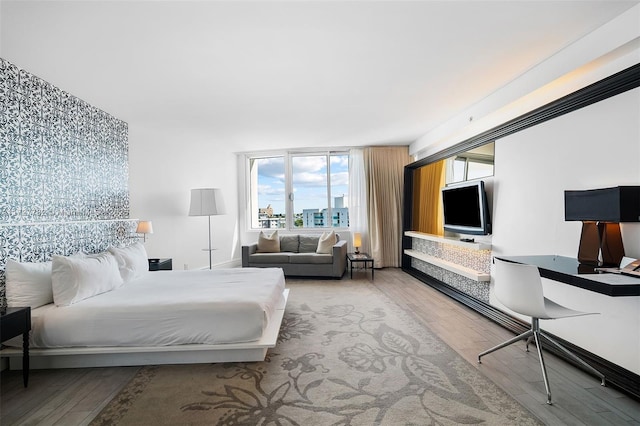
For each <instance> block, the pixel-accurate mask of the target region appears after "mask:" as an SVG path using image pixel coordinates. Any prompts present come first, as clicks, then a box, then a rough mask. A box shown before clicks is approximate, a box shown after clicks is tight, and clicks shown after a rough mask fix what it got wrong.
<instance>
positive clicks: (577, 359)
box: [540, 331, 606, 386]
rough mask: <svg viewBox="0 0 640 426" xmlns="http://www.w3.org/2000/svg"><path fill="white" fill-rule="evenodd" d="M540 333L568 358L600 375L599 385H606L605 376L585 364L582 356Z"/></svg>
mask: <svg viewBox="0 0 640 426" xmlns="http://www.w3.org/2000/svg"><path fill="white" fill-rule="evenodd" d="M540 335H541V336H542V337H544V338H545V339H547V341H548V342H549V343H551V344H552V345H553V346H555V347H556V348H558V349H559V350H560V351H562V352H563V353H564V354H565V355H567V356H568V357H569V358H571V359H573V360H574V361H576V362H577V363H578V364H580V365H582V366H583V367H584V368H586V369H587V370H589V371H591V372H592V373H593V374H595V375H596V376H598V377H600V380H601V381H602V382H601V383H600V385H601V386H606V384H605V378H604V374H602V373H601V372H599V371H598V370H596V369H595V368H593V367H592V366H590V365H589V364H587V363H586V362H584V361H583V360H582V358H580V357H578V356H577V355H576V354H574V353H573V352H571V351H569V350H568V349H567V348H565V347H564V346H562V345H561V344H560V343H558V342H556V341H555V340H553V339H552V338H551V337H549V336H547V334H546V333H544V332H542V331H541V332H540Z"/></svg>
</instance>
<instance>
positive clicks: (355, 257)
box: [347, 253, 373, 281]
mask: <svg viewBox="0 0 640 426" xmlns="http://www.w3.org/2000/svg"><path fill="white" fill-rule="evenodd" d="M347 260H348V261H349V268H350V269H351V279H353V264H354V263H358V262H360V263H362V264H363V265H364V269H367V265H368V264H370V265H371V281H373V257H371V256H369V255H368V254H367V253H347Z"/></svg>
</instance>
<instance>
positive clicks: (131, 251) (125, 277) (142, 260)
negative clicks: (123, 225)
mask: <svg viewBox="0 0 640 426" xmlns="http://www.w3.org/2000/svg"><path fill="white" fill-rule="evenodd" d="M109 252H110V253H111V254H113V256H114V257H115V258H116V261H117V262H118V269H119V270H120V275H121V276H122V281H123V282H125V283H126V282H129V281H132V280H135V279H136V278H140V277H141V276H143V275H144V274H145V273H146V272H149V259H148V258H147V250H145V248H144V245H142V243H134V244H131V245H130V246H128V247H123V248H116V247H109Z"/></svg>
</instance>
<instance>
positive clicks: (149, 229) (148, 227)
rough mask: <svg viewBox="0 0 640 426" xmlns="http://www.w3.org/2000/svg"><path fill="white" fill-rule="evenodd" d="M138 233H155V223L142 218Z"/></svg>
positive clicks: (137, 229)
mask: <svg viewBox="0 0 640 426" xmlns="http://www.w3.org/2000/svg"><path fill="white" fill-rule="evenodd" d="M136 233H137V234H153V224H152V223H151V221H150V220H141V221H140V222H138V227H137V228H136Z"/></svg>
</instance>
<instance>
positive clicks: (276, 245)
mask: <svg viewBox="0 0 640 426" xmlns="http://www.w3.org/2000/svg"><path fill="white" fill-rule="evenodd" d="M257 251H258V253H278V252H279V251H280V239H279V238H278V231H273V232H272V233H271V235H267V234H265V233H264V232H263V231H260V234H259V235H258V250H257Z"/></svg>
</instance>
